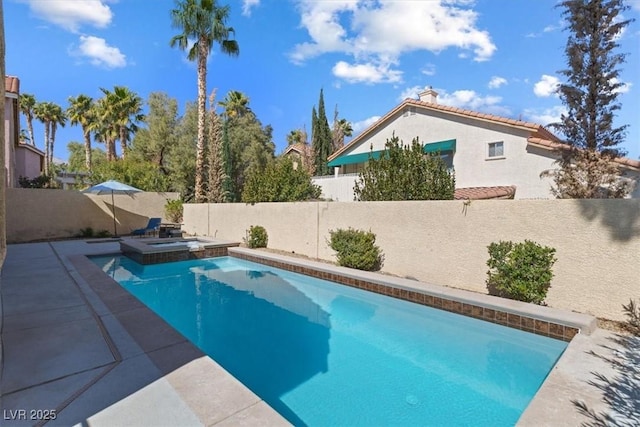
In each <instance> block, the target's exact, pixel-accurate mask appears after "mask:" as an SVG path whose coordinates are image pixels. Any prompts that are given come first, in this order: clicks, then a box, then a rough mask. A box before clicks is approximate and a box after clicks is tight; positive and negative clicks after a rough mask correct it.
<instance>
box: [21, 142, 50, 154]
mask: <svg viewBox="0 0 640 427" xmlns="http://www.w3.org/2000/svg"><path fill="white" fill-rule="evenodd" d="M18 148H24V149H25V150H29V151H32V152H34V153H36V154H37V155H39V156H41V157H44V156H45V154H44V152H43V151H42V150H40V149H38V148H36V147H34V146H33V145H31V144H25V143H24V142H20V143H18Z"/></svg>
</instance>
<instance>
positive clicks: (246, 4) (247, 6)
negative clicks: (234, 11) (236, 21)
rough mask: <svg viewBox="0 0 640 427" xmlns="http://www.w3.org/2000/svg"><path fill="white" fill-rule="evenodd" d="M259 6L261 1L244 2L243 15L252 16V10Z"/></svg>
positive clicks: (245, 0)
mask: <svg viewBox="0 0 640 427" xmlns="http://www.w3.org/2000/svg"><path fill="white" fill-rule="evenodd" d="M259 4H260V0H242V15H244V16H251V9H253V8H254V7H256V6H258V5H259Z"/></svg>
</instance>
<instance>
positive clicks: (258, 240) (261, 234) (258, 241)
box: [245, 225, 269, 248]
mask: <svg viewBox="0 0 640 427" xmlns="http://www.w3.org/2000/svg"><path fill="white" fill-rule="evenodd" d="M247 234H248V237H247V238H246V239H245V243H246V244H247V246H249V247H250V248H266V247H267V243H268V242H269V236H268V234H267V230H266V229H265V228H264V227H262V226H260V225H252V226H251V227H249V230H248V231H247Z"/></svg>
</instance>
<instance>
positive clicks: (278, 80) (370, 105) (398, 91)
mask: <svg viewBox="0 0 640 427" xmlns="http://www.w3.org/2000/svg"><path fill="white" fill-rule="evenodd" d="M628 2H629V5H631V6H632V8H631V10H629V11H628V12H626V13H625V18H635V19H636V22H634V23H632V24H631V25H630V26H629V27H628V28H627V30H626V31H625V32H624V34H622V35H621V38H620V44H621V46H622V47H621V49H620V51H621V52H626V53H628V54H629V55H628V57H627V62H626V64H624V65H623V72H622V75H621V79H620V80H621V82H623V83H624V84H625V86H624V87H623V90H622V92H623V93H621V95H620V97H619V100H620V101H621V103H622V110H621V111H620V112H619V115H618V119H617V124H629V125H630V127H629V129H628V134H627V138H626V142H625V144H624V148H625V149H626V150H627V151H628V152H629V154H628V157H631V158H634V159H637V158H639V157H640V97H639V96H638V91H640V19H639V18H640V0H628ZM220 3H221V4H229V5H230V6H231V16H230V20H229V22H228V24H229V25H231V26H233V27H234V28H235V30H236V39H237V41H238V43H239V46H240V56H239V57H237V58H232V57H228V56H225V55H222V54H220V53H219V52H218V51H217V50H216V51H215V52H214V54H213V55H212V56H211V58H210V59H209V63H208V81H207V83H208V90H209V91H211V90H212V89H214V88H217V90H218V100H220V99H222V98H223V97H224V95H225V94H226V93H227V92H228V91H230V90H239V91H242V92H244V93H245V94H246V95H247V96H248V97H249V99H250V107H251V108H252V109H253V111H254V112H255V113H256V115H257V116H258V118H259V119H260V120H261V121H262V123H263V124H264V125H266V124H270V125H271V126H272V127H273V129H274V142H275V143H276V147H277V148H276V151H277V152H278V153H280V152H282V151H283V150H284V148H285V147H286V144H287V143H286V135H287V134H288V133H289V131H291V130H293V129H296V128H300V127H303V126H304V127H306V129H307V130H310V127H311V126H310V119H311V108H312V107H313V106H314V105H315V104H317V101H318V94H319V91H320V88H324V94H325V103H326V107H327V116H328V118H329V120H330V121H331V119H332V118H333V111H334V107H335V106H336V105H337V106H338V110H339V114H340V117H344V118H346V119H347V120H349V121H351V122H352V123H353V126H354V129H355V130H356V134H357V133H358V132H359V131H362V130H363V129H364V128H366V126H368V125H369V124H371V123H372V122H373V121H375V120H376V119H377V118H378V117H380V116H382V115H384V114H385V113H387V112H388V111H389V110H391V109H392V108H393V107H395V106H396V105H397V104H398V103H399V102H401V100H402V99H404V98H405V97H416V96H417V94H418V92H420V91H421V90H422V89H423V88H424V87H426V86H432V87H433V88H434V89H435V90H436V91H438V92H439V98H438V101H439V102H440V103H442V104H447V105H453V106H457V107H461V108H468V109H471V110H476V111H482V112H487V113H493V114H498V115H503V116H506V117H512V118H521V119H523V120H527V121H533V122H536V123H540V124H547V123H549V122H553V121H555V120H557V118H558V117H559V115H560V112H561V111H562V104H561V102H560V100H559V99H558V98H557V96H556V95H554V93H553V88H554V87H555V85H556V84H557V83H558V82H559V81H562V78H563V77H562V76H561V75H560V74H559V73H558V70H561V69H563V68H565V57H564V46H565V43H566V37H567V33H566V32H564V31H563V30H562V28H563V26H564V24H563V22H562V20H561V11H560V10H559V9H557V8H555V7H554V6H555V4H556V3H557V2H556V1H555V0H424V1H419V0H415V1H410V0H408V1H382V0H378V1H372V0H331V1H320V0H226V1H224V0H223V1H221V2H220ZM174 6H175V3H174V1H173V0H153V1H150V0H7V1H5V2H4V14H5V37H6V52H7V54H6V70H7V74H9V75H14V76H17V77H19V78H20V81H21V92H23V93H31V94H34V95H35V96H36V99H37V100H38V101H52V102H55V103H58V104H59V105H61V106H63V107H64V108H66V106H67V98H68V97H70V96H77V95H79V94H86V95H89V96H92V97H94V98H99V97H100V96H101V95H102V93H101V92H100V88H101V87H104V88H107V89H113V87H114V86H115V85H122V86H127V87H129V89H131V90H132V91H134V92H136V93H138V94H139V95H140V96H141V97H142V98H143V99H145V100H146V98H147V97H148V95H149V94H150V93H151V92H156V91H161V92H166V93H167V94H168V95H169V96H171V97H173V98H176V99H177V100H178V103H179V106H180V114H182V113H183V112H184V105H185V104H186V102H188V101H193V100H195V99H196V96H197V86H196V67H195V64H194V63H191V62H189V61H187V60H186V57H185V54H184V53H183V52H181V51H179V50H178V49H172V48H171V47H170V46H169V40H170V39H171V37H172V36H173V35H175V34H177V33H178V31H177V30H176V29H173V28H172V27H171V22H170V19H169V11H170V10H171V9H172V8H173V7H174ZM22 127H23V128H26V123H25V121H24V118H22ZM35 133H36V145H37V146H38V147H39V148H43V146H44V143H43V140H44V136H43V127H42V125H41V124H40V123H37V122H36V124H35ZM69 141H82V132H81V129H80V128H79V127H76V126H70V125H69V124H67V126H66V127H65V128H63V129H60V130H59V131H58V135H57V137H56V148H55V156H56V157H58V158H60V159H67V157H68V154H67V152H66V145H67V143H68V142H69Z"/></svg>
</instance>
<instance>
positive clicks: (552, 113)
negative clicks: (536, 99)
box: [524, 105, 567, 126]
mask: <svg viewBox="0 0 640 427" xmlns="http://www.w3.org/2000/svg"><path fill="white" fill-rule="evenodd" d="M566 112H567V109H566V108H565V107H564V106H563V105H556V106H555V107H551V108H545V109H543V110H537V109H532V108H529V109H526V110H524V116H525V118H526V120H529V121H531V122H533V123H537V124H540V125H543V126H547V125H548V124H550V123H558V122H559V121H560V116H561V115H562V114H566Z"/></svg>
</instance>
